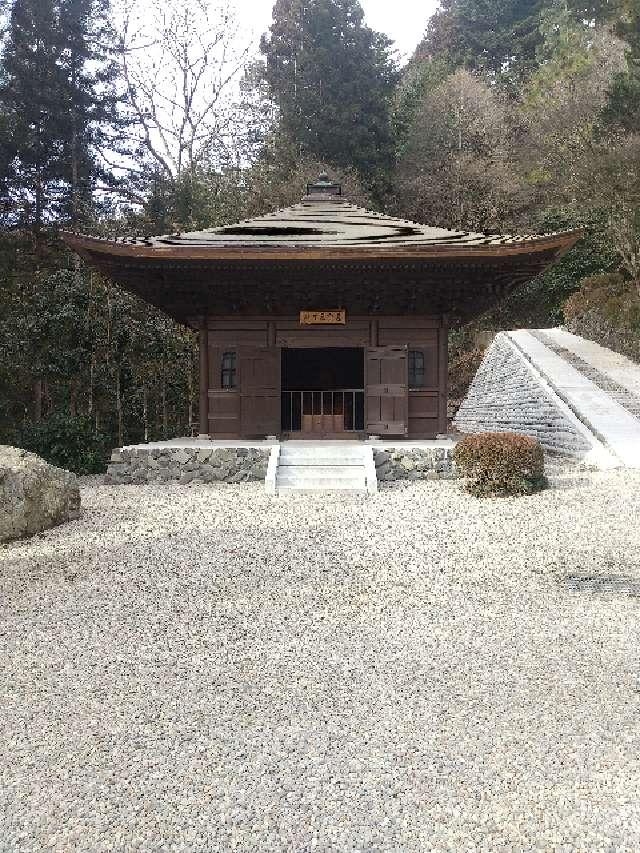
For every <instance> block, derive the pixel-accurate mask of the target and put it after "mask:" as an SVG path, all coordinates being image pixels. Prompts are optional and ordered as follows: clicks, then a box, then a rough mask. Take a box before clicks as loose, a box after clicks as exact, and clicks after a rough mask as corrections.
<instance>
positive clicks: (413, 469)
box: [373, 447, 457, 483]
mask: <svg viewBox="0 0 640 853" xmlns="http://www.w3.org/2000/svg"><path fill="white" fill-rule="evenodd" d="M453 450H454V448H453V447H424V448H423V447H420V448H418V447H407V448H401V447H387V448H385V449H384V450H382V449H381V450H376V449H374V451H373V457H374V460H375V463H376V476H377V477H378V482H379V483H387V482H393V481H395V480H450V479H452V478H454V477H456V476H457V474H456V471H455V466H454V462H453Z"/></svg>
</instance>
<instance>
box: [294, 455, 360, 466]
mask: <svg viewBox="0 0 640 853" xmlns="http://www.w3.org/2000/svg"><path fill="white" fill-rule="evenodd" d="M363 464H364V462H363V460H362V456H357V457H356V456H354V457H346V458H345V457H344V456H339V455H335V456H331V455H326V456H299V455H297V454H296V455H294V456H283V455H281V456H280V467H283V466H284V467H289V466H292V465H296V466H305V467H310V468H313V467H315V466H317V465H320V466H322V467H325V468H326V467H331V466H333V465H338V466H342V467H345V466H348V467H351V468H354V467H358V466H362V465H363Z"/></svg>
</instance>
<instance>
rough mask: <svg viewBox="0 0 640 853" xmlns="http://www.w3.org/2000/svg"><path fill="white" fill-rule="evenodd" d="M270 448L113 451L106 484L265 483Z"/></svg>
mask: <svg viewBox="0 0 640 853" xmlns="http://www.w3.org/2000/svg"><path fill="white" fill-rule="evenodd" d="M269 452H270V450H269V448H258V447H250V448H247V447H216V448H202V449H200V448H191V447H162V448H154V447H151V448H146V447H124V448H121V449H119V450H114V451H113V453H112V455H111V463H110V465H109V468H108V469H107V473H106V475H105V479H104V482H105V484H107V485H114V486H115V485H125V484H129V483H135V484H143V483H180V484H181V485H187V484H189V483H244V482H247V481H251V480H264V478H265V476H266V474H267V465H268V462H269Z"/></svg>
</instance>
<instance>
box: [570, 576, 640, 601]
mask: <svg viewBox="0 0 640 853" xmlns="http://www.w3.org/2000/svg"><path fill="white" fill-rule="evenodd" d="M560 584H561V586H563V587H564V588H565V589H567V590H569V591H571V592H587V593H591V594H593V595H599V594H601V593H609V592H615V593H618V594H619V595H627V596H631V597H633V598H640V579H639V578H631V577H625V575H565V577H563V578H560Z"/></svg>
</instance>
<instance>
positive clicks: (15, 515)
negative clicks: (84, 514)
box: [0, 445, 80, 542]
mask: <svg viewBox="0 0 640 853" xmlns="http://www.w3.org/2000/svg"><path fill="white" fill-rule="evenodd" d="M79 512H80V490H79V488H78V483H77V480H76V476H75V474H71V473H70V472H69V471H63V470H62V469H61V468H55V467H54V466H53V465H49V464H48V463H47V462H45V461H44V459H41V458H40V457H39V456H36V455H35V453H27V451H26V450H20V449H19V448H17V447H7V446H6V445H0V542H9V541H10V540H11V539H21V538H23V537H24V536H32V535H33V534H34V533H39V532H40V531H41V530H46V529H47V528H48V527H53V526H54V525H56V524H62V523H63V522H64V521H69V520H70V519H73V518H77V517H78V514H79Z"/></svg>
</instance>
